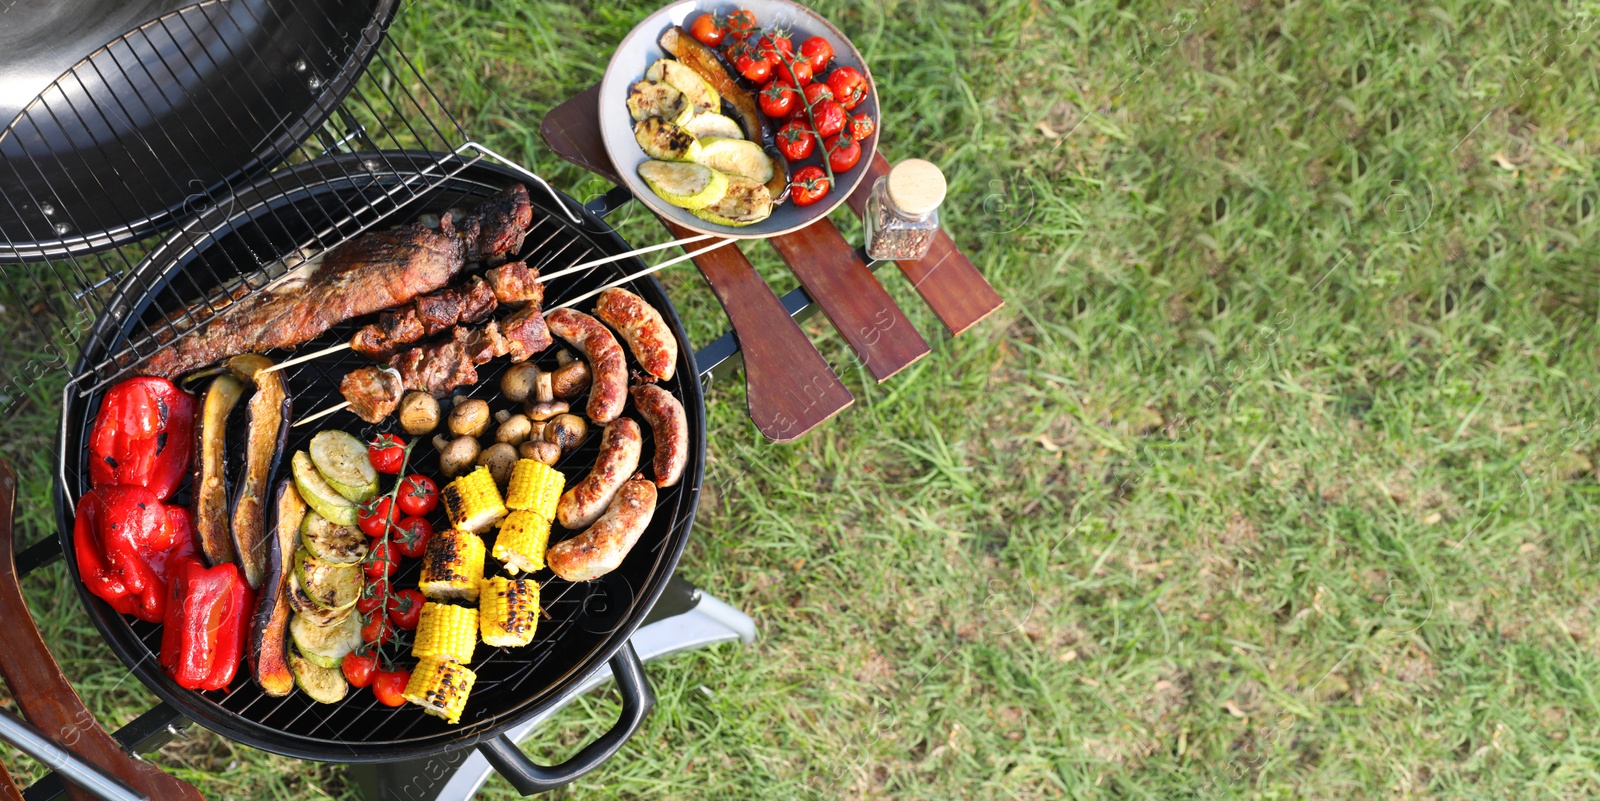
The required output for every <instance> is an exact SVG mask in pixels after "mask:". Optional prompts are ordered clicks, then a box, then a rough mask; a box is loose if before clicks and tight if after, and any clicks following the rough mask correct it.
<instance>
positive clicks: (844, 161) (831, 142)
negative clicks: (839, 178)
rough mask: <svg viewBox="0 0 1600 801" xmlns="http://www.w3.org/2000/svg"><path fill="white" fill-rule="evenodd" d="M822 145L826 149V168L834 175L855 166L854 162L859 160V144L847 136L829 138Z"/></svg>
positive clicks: (840, 135)
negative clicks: (830, 168)
mask: <svg viewBox="0 0 1600 801" xmlns="http://www.w3.org/2000/svg"><path fill="white" fill-rule="evenodd" d="M822 144H823V147H825V148H827V151H828V166H829V167H832V168H833V173H834V174H835V175H838V174H839V173H841V172H845V171H846V170H849V169H850V168H851V167H854V166H856V162H858V161H860V160H861V143H860V142H857V141H856V140H854V139H851V138H850V136H849V134H839V135H838V136H834V137H829V138H828V139H827V140H826V141H824V142H823V143H822Z"/></svg>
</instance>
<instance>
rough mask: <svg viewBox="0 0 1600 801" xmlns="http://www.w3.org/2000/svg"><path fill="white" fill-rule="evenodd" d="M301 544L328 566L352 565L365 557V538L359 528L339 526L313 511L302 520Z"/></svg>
mask: <svg viewBox="0 0 1600 801" xmlns="http://www.w3.org/2000/svg"><path fill="white" fill-rule="evenodd" d="M300 544H302V545H304V546H305V549H306V550H307V551H310V552H311V555H312V556H315V557H317V558H318V559H321V560H322V561H324V562H328V563H329V564H335V565H353V564H356V563H358V562H360V561H361V560H362V559H365V558H366V557H367V535H366V534H363V533H362V532H361V529H359V528H356V527H355V526H341V525H339V524H338V523H335V522H333V521H332V520H329V519H328V518H326V517H323V516H322V515H319V514H317V513H316V512H311V513H310V514H308V515H306V517H305V520H303V521H301V523H300Z"/></svg>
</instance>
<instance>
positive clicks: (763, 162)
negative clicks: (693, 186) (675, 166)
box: [693, 137, 772, 184]
mask: <svg viewBox="0 0 1600 801" xmlns="http://www.w3.org/2000/svg"><path fill="white" fill-rule="evenodd" d="M693 160H694V161H695V162H698V163H700V164H704V165H706V166H707V167H710V168H711V169H713V170H716V171H717V172H722V173H727V174H728V175H729V176H734V175H739V176H743V177H745V178H749V179H750V180H752V181H755V182H756V183H758V184H764V183H766V182H768V181H770V180H772V159H770V158H767V152H766V151H765V150H762V149H761V146H760V145H758V144H756V143H755V142H751V141H749V140H748V139H724V138H721V137H710V138H707V139H705V140H704V141H702V142H701V143H700V154H699V156H697V157H695V158H694V159H693Z"/></svg>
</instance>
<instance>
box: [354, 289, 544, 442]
mask: <svg viewBox="0 0 1600 801" xmlns="http://www.w3.org/2000/svg"><path fill="white" fill-rule="evenodd" d="M551 342H552V340H551V338H550V329H549V328H547V327H545V324H544V315H543V314H541V313H540V311H539V307H538V306H537V305H533V304H529V305H528V306H527V307H525V308H523V309H521V310H519V311H517V312H516V313H515V314H513V315H511V316H510V317H507V318H506V319H505V320H504V321H503V322H502V321H496V320H490V321H489V323H488V324H487V325H485V326H483V327H482V328H469V327H467V326H464V325H458V326H456V327H455V329H454V330H453V331H452V332H451V334H450V338H449V339H444V340H438V341H435V342H429V343H425V344H422V345H418V346H416V347H414V348H409V349H407V350H405V351H402V352H400V353H398V354H396V355H395V356H394V357H393V358H391V359H390V360H389V366H388V367H376V366H374V367H362V368H360V369H358V370H355V371H353V372H351V373H349V374H348V375H346V376H345V377H344V380H343V381H341V382H340V383H339V392H340V393H342V394H343V395H344V399H345V400H346V401H349V402H350V410H351V411H353V412H355V413H356V415H357V416H359V417H360V418H361V419H362V420H365V421H367V422H369V423H377V422H379V421H381V420H383V419H384V418H385V417H388V416H389V415H390V414H392V413H393V412H394V410H395V407H396V406H398V405H399V403H400V398H401V396H402V395H403V394H404V393H405V391H406V390H416V391H419V392H427V393H430V394H432V395H435V396H443V395H445V394H447V393H449V392H450V390H452V389H455V388H456V387H459V386H464V385H467V384H476V383H478V365H480V364H484V363H486V362H488V361H489V360H490V359H493V358H496V357H498V356H510V357H511V359H512V360H513V361H518V362H520V361H524V360H526V359H528V358H529V357H532V356H534V355H536V354H538V353H540V352H541V351H543V350H544V349H545V348H548V347H550V344H551Z"/></svg>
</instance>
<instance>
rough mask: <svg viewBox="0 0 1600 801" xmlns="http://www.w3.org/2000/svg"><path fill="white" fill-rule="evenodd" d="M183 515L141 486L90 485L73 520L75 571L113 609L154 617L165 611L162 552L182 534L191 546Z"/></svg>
mask: <svg viewBox="0 0 1600 801" xmlns="http://www.w3.org/2000/svg"><path fill="white" fill-rule="evenodd" d="M174 512H176V513H177V514H176V515H174V514H173V513H174ZM188 521H189V516H188V513H187V512H185V511H183V510H182V509H176V508H174V507H169V506H167V505H165V504H163V503H161V501H159V500H157V499H156V496H155V493H153V492H151V491H150V490H148V489H145V488H144V487H128V486H122V485H118V484H113V485H109V486H104V487H95V488H94V489H91V490H89V491H88V492H86V493H84V495H83V497H82V498H80V499H78V514H77V517H76V518H75V519H74V520H73V526H72V539H73V550H74V551H76V553H77V557H78V574H79V575H80V576H82V578H83V582H84V584H86V585H88V587H89V591H90V592H92V593H94V594H95V595H96V596H97V597H99V598H101V599H103V600H105V601H106V602H107V603H110V604H111V605H112V607H114V608H115V609H116V610H117V611H118V612H122V613H123V614H131V615H136V616H138V617H139V619H141V620H148V621H150V622H152V623H159V622H161V621H162V620H163V619H164V618H165V616H166V598H167V592H166V590H167V586H166V576H165V569H164V568H165V562H166V558H167V553H168V552H169V551H171V550H173V546H174V545H175V544H179V543H180V541H182V540H187V541H188V542H189V543H190V545H189V547H190V548H191V549H192V548H193V541H194V535H193V533H192V531H193V528H192V526H191V525H190V524H189V522H188Z"/></svg>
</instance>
